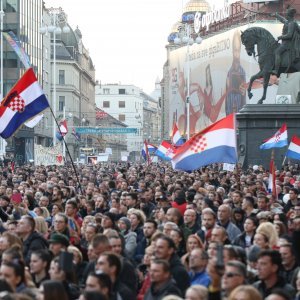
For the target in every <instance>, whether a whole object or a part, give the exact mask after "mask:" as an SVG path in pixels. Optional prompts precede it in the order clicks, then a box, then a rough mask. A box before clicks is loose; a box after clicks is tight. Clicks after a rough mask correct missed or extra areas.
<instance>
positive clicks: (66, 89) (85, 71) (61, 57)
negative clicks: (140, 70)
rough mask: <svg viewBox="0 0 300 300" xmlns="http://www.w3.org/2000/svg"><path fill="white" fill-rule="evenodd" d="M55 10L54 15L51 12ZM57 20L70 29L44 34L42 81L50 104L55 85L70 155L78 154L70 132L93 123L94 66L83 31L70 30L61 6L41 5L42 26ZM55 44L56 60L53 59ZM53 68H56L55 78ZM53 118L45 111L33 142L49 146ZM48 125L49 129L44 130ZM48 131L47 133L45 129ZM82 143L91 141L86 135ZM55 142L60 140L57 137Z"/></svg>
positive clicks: (90, 142)
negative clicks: (50, 7) (65, 121)
mask: <svg viewBox="0 0 300 300" xmlns="http://www.w3.org/2000/svg"><path fill="white" fill-rule="evenodd" d="M53 14H55V16H53ZM56 19H58V20H60V21H59V23H57V22H56V23H55V26H57V27H59V28H62V27H63V26H67V27H68V28H69V30H67V31H66V32H64V31H63V30H60V31H61V32H59V33H56V34H55V42H54V34H53V33H50V32H47V31H46V33H44V34H43V45H44V48H43V62H44V69H43V83H44V84H43V85H44V88H45V89H46V91H49V99H51V101H50V103H51V106H52V108H54V105H53V101H54V100H53V99H54V85H55V88H56V103H55V107H56V111H55V112H54V114H55V116H56V119H57V121H58V122H60V121H61V120H63V119H67V124H68V129H69V133H68V134H67V135H66V136H65V140H66V142H67V144H68V149H69V151H70V154H71V156H72V158H73V159H76V158H79V156H80V148H81V146H82V145H81V142H80V141H77V140H76V139H75V137H74V136H73V135H72V134H71V133H72V131H73V129H74V130H75V128H76V127H80V126H95V123H96V110H95V67H94V65H93V62H92V59H91V57H90V55H89V52H88V50H87V49H86V48H85V46H84V45H83V43H82V33H81V32H80V30H79V29H78V28H76V29H75V30H73V29H72V28H71V27H70V26H69V25H68V23H67V15H66V14H65V12H64V11H62V10H61V9H58V10H55V11H53V10H51V9H47V8H45V9H44V16H43V20H44V24H43V25H44V26H45V27H46V28H49V26H50V25H54V24H53V23H54V21H53V20H56ZM54 45H55V61H54ZM53 72H55V82H54V76H53ZM53 126H55V128H57V125H56V124H54V118H53V116H52V115H51V114H47V115H46V117H45V118H44V120H43V122H40V124H39V125H38V126H37V127H36V143H37V144H42V145H44V146H49V145H51V144H52V142H53ZM45 129H48V130H49V129H50V132H48V131H45ZM46 132H47V136H45V133H46ZM84 141H85V142H84V143H86V141H87V142H88V145H92V144H93V141H92V140H91V139H89V138H85V139H84ZM56 142H59V141H58V140H56ZM67 159H68V157H67Z"/></svg>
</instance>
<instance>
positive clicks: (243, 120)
mask: <svg viewBox="0 0 300 300" xmlns="http://www.w3.org/2000/svg"><path fill="white" fill-rule="evenodd" d="M236 118H237V128H238V139H237V141H238V144H237V147H238V152H239V163H241V164H242V166H243V168H247V166H248V165H263V166H264V167H265V168H267V169H269V165H270V158H271V151H272V150H260V149H259V146H260V145H261V144H262V143H263V141H264V140H266V139H268V138H270V137H271V136H272V135H274V134H275V132H276V131H277V130H278V129H279V128H280V127H281V126H282V124H283V123H286V124H287V130H288V142H290V140H291V137H292V136H293V135H298V136H299V137H300V105H299V104H262V105H258V104H247V105H245V106H244V107H243V108H242V109H241V110H240V112H239V113H237V116H236ZM287 147H288V146H287ZM287 147H283V148H275V163H276V166H277V169H280V168H281V165H282V162H283V160H284V156H285V153H286V150H287Z"/></svg>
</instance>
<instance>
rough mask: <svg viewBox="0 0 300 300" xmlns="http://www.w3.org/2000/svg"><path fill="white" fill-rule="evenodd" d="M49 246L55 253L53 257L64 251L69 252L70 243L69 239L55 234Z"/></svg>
mask: <svg viewBox="0 0 300 300" xmlns="http://www.w3.org/2000/svg"><path fill="white" fill-rule="evenodd" d="M49 244H50V247H49V249H50V251H51V252H52V253H53V256H59V254H60V253H61V252H62V251H67V248H68V246H69V244H70V243H69V239H68V238H67V237H66V236H65V235H63V234H60V233H54V234H52V236H51V238H50V240H49Z"/></svg>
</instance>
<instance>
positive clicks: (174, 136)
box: [172, 123, 184, 146]
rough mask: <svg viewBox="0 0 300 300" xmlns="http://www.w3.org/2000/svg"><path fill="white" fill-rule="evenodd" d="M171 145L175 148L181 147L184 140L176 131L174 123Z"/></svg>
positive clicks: (177, 130)
mask: <svg viewBox="0 0 300 300" xmlns="http://www.w3.org/2000/svg"><path fill="white" fill-rule="evenodd" d="M172 143H173V145H175V146H181V145H182V144H184V140H183V138H182V136H181V134H180V132H179V129H178V127H177V124H176V123H174V126H173V132H172Z"/></svg>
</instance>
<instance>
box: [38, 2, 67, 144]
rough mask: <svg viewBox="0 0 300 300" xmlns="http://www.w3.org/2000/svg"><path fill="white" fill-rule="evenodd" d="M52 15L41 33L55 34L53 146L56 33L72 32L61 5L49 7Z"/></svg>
mask: <svg viewBox="0 0 300 300" xmlns="http://www.w3.org/2000/svg"><path fill="white" fill-rule="evenodd" d="M48 12H49V14H50V16H51V25H49V26H43V27H41V28H40V33H41V34H46V33H47V32H49V33H52V34H53V97H52V110H53V114H54V116H53V118H54V122H53V146H55V145H56V127H55V124H56V122H55V118H56V34H61V33H62V32H64V33H68V32H70V28H69V26H68V25H67V16H66V14H65V13H64V11H63V10H62V8H61V7H59V8H54V7H51V8H49V9H48Z"/></svg>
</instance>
